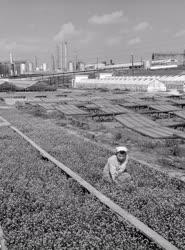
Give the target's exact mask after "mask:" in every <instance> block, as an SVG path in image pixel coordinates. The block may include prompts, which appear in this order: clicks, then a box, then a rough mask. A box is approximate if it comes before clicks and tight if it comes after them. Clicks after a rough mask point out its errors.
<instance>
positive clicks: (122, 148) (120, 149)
mask: <svg viewBox="0 0 185 250" xmlns="http://www.w3.org/2000/svg"><path fill="white" fill-rule="evenodd" d="M120 151H124V152H128V149H127V147H124V146H122V147H116V153H118V152H120Z"/></svg>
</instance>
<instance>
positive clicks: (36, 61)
mask: <svg viewBox="0 0 185 250" xmlns="http://www.w3.org/2000/svg"><path fill="white" fill-rule="evenodd" d="M37 68H38V60H37V57H36V56H35V70H37Z"/></svg>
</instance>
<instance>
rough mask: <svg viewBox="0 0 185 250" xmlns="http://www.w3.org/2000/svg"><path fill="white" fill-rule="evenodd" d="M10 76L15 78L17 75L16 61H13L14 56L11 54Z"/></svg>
mask: <svg viewBox="0 0 185 250" xmlns="http://www.w3.org/2000/svg"><path fill="white" fill-rule="evenodd" d="M10 75H11V76H14V75H15V66H14V61H13V55H12V53H11V52H10Z"/></svg>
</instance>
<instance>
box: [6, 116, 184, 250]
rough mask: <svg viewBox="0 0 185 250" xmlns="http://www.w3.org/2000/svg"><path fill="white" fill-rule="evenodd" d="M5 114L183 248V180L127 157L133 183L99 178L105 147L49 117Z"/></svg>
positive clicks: (42, 144)
mask: <svg viewBox="0 0 185 250" xmlns="http://www.w3.org/2000/svg"><path fill="white" fill-rule="evenodd" d="M7 117H8V118H9V120H11V121H12V122H13V123H14V124H15V125H16V126H17V127H18V128H19V129H20V130H21V131H23V132H24V133H25V134H27V135H28V136H29V137H30V138H32V139H33V140H34V141H35V142H37V143H38V144H39V145H41V146H42V147H43V148H44V149H45V150H46V151H47V152H49V153H50V154H51V155H53V156H54V157H56V158H57V159H58V160H60V161H61V162H62V163H64V164H65V165H66V166H68V167H70V168H71V169H72V170H74V171H75V172H77V173H79V174H80V175H81V176H82V177H83V178H84V179H86V180H87V181H89V182H90V183H91V184H93V185H94V186H95V187H96V188H97V189H99V190H100V191H101V192H103V193H104V194H106V195H107V196H109V197H110V198H111V199H113V200H114V201H115V202H116V203H118V204H119V205H120V206H121V207H122V208H125V209H127V210H128V211H129V212H131V213H132V214H133V215H135V216H136V217H138V218H139V219H140V220H141V221H143V222H144V223H146V224H147V225H148V226H150V227H151V228H152V229H154V230H155V231H157V232H158V233H160V234H161V235H162V236H163V237H165V238H166V239H167V240H169V241H170V242H171V243H173V244H175V245H176V246H177V247H178V248H180V249H184V248H185V233H184V225H185V192H184V191H185V185H184V183H182V182H180V181H178V180H175V179H170V178H169V177H167V176H166V175H165V174H162V173H160V172H158V171H156V170H152V169H149V168H148V167H145V166H142V165H140V164H139V163H137V162H134V161H131V160H130V162H129V166H128V171H129V172H130V174H131V175H132V178H133V181H134V185H127V184H126V185H125V187H123V188H122V189H118V188H117V187H116V186H113V185H109V184H107V183H105V182H104V181H103V179H102V170H103V167H104V165H105V163H106V161H107V158H108V157H109V156H110V155H111V152H109V151H108V150H106V149H103V148H100V147H97V145H95V144H93V143H90V142H87V141H84V140H83V139H79V137H75V136H74V134H69V133H67V132H66V130H65V129H63V128H61V127H58V126H56V125H55V124H54V123H53V121H52V120H44V121H43V119H41V118H39V117H38V118H35V117H33V116H31V115H27V114H23V113H21V114H19V113H17V114H16V113H15V112H14V114H13V113H12V114H9V115H7Z"/></svg>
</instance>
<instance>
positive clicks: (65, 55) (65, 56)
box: [64, 42, 68, 71]
mask: <svg viewBox="0 0 185 250" xmlns="http://www.w3.org/2000/svg"><path fill="white" fill-rule="evenodd" d="M67 56H68V55H67V42H64V68H65V71H67Z"/></svg>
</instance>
